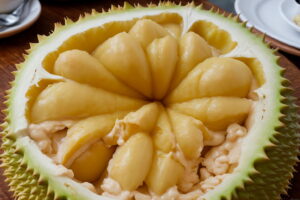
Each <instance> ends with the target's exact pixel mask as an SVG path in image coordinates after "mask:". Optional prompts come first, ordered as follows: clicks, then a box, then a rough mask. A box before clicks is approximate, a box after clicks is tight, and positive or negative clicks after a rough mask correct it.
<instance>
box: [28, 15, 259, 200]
mask: <svg viewBox="0 0 300 200" xmlns="http://www.w3.org/2000/svg"><path fill="white" fill-rule="evenodd" d="M182 26H183V25H182V20H180V18H178V16H177V15H175V14H168V15H162V16H155V17H151V19H150V18H149V17H148V18H143V19H136V20H132V21H128V22H113V23H111V24H108V25H107V24H106V25H103V27H98V28H95V29H92V30H88V31H86V32H84V33H81V34H80V35H79V36H78V35H77V36H76V35H75V36H73V37H72V38H70V39H69V40H67V41H66V42H65V43H64V44H63V45H62V46H61V47H60V48H59V49H58V50H57V51H55V52H52V53H50V54H49V55H48V56H47V57H46V58H45V59H44V62H43V64H44V67H45V69H46V70H47V71H48V72H49V73H52V74H55V75H58V76H61V77H62V78H61V80H60V81H56V82H49V81H44V82H43V80H41V83H43V84H40V85H41V88H40V89H39V88H36V89H31V90H30V93H29V94H28V96H29V97H30V98H31V99H30V101H29V102H30V104H28V105H29V107H30V108H29V113H28V120H29V121H30V125H29V136H30V137H31V138H32V139H33V140H34V141H35V142H36V143H37V145H38V146H39V148H40V149H41V151H42V152H44V153H45V154H46V155H48V156H49V157H51V158H52V159H53V160H54V162H55V163H57V165H63V166H64V167H65V168H66V170H70V171H69V172H71V173H66V174H69V177H70V178H72V179H74V180H76V181H80V182H82V183H84V184H83V185H84V186H87V185H88V188H89V189H91V190H92V191H94V192H97V193H98V194H99V195H104V196H109V197H117V198H122V199H136V200H141V199H155V198H157V197H161V198H162V197H164V198H166V199H176V198H179V197H180V198H181V197H182V198H185V199H194V198H196V197H199V196H202V195H204V194H205V193H206V192H207V191H209V190H212V189H214V188H215V187H216V186H217V185H219V184H220V183H221V182H222V181H223V179H224V178H225V177H226V176H228V175H229V174H230V173H232V172H234V170H235V168H236V167H237V166H238V164H239V158H240V153H241V145H242V142H243V138H244V137H246V135H247V132H248V130H249V128H251V127H250V125H249V124H251V123H247V121H248V119H249V118H250V116H251V111H252V110H253V106H254V105H255V101H257V96H256V95H254V94H255V90H256V89H258V88H259V87H260V85H261V84H262V83H263V77H262V74H257V72H258V70H257V68H259V62H258V61H256V60H255V59H254V58H253V59H252V58H233V57H232V58H231V57H226V56H222V55H224V54H225V53H228V52H229V51H231V50H232V49H233V48H234V47H235V46H236V42H234V41H233V40H234V38H231V37H230V35H229V33H227V32H225V31H224V30H221V29H219V28H218V27H217V26H216V25H214V24H212V23H210V22H206V21H198V22H196V23H195V24H194V25H193V26H191V27H192V28H191V29H190V30H189V31H187V32H182ZM96 33H97V34H98V35H96ZM96 36H97V37H96ZM74 38H75V39H74ZM76 38H77V39H76ZM79 38H80V39H79ZM256 77H259V78H258V79H259V80H258V81H257V80H256V79H257V78H256ZM45 84H46V85H45ZM35 87H36V86H35ZM34 90H36V91H34ZM31 94H32V96H30V95H31ZM85 182H88V183H89V184H87V183H85Z"/></svg>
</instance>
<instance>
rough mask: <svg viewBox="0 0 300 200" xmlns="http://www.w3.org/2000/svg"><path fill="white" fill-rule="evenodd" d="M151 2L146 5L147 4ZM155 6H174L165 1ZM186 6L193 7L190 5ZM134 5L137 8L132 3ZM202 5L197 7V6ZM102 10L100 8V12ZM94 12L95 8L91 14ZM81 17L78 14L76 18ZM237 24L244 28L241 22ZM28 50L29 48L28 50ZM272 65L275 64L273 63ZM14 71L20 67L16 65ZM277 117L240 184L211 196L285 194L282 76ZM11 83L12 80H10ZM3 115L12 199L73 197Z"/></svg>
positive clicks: (288, 94) (289, 126)
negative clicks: (31, 156) (37, 162)
mask: <svg viewBox="0 0 300 200" xmlns="http://www.w3.org/2000/svg"><path fill="white" fill-rule="evenodd" d="M152 6H154V5H152V4H150V5H149V7H152ZM159 6H174V4H172V3H170V2H168V3H165V4H160V5H159ZM190 6H194V5H193V4H191V5H190ZM136 7H141V6H140V5H136ZM132 8H133V7H132V6H131V5H129V4H125V5H124V7H123V8H121V7H114V6H112V8H111V10H110V11H109V12H111V11H115V10H116V12H117V11H120V10H126V9H132ZM201 8H202V6H200V7H199V9H201ZM103 12H104V11H103ZM94 14H96V13H95V11H93V12H92V15H94ZM229 18H230V19H231V20H233V21H234V22H237V21H238V19H237V18H236V17H232V16H230V17H229ZM80 19H82V17H80ZM65 23H66V24H67V25H70V24H73V23H74V22H72V21H71V20H69V19H66V21H65ZM241 26H243V27H245V23H242V24H241ZM62 28H63V27H62V26H61V25H60V24H56V25H55V31H54V32H56V31H60V30H61V29H62ZM38 38H39V40H40V41H41V40H43V37H42V36H38ZM29 51H30V50H29ZM274 67H278V66H277V65H275V66H274ZM17 68H18V70H19V69H20V67H17ZM281 80H282V83H281V87H280V88H281V99H280V100H281V103H282V104H281V105H282V108H281V114H282V115H281V116H278V117H279V118H280V122H281V123H282V124H281V125H279V126H278V127H274V130H266V132H270V131H272V132H273V133H272V138H271V139H270V144H269V145H268V146H266V147H264V151H265V155H260V156H258V158H257V159H256V160H255V161H254V162H253V163H252V164H253V166H254V169H255V170H254V171H253V172H251V173H249V174H248V176H247V177H243V180H245V181H244V182H243V185H239V186H238V187H235V188H234V189H233V190H232V191H230V194H229V195H220V196H219V195H216V196H217V198H214V199H237V200H240V199H242V200H253V199H257V200H260V199H262V200H264V199H266V200H268V199H270V200H274V199H279V198H280V194H282V193H285V192H286V189H287V187H288V184H289V180H290V179H291V177H292V173H293V172H294V167H293V166H294V165H295V164H296V162H297V161H298V159H297V156H298V155H299V146H300V137H299V130H300V127H299V124H298V122H299V119H300V117H299V115H298V114H297V110H298V107H297V105H296V104H295V102H296V99H295V98H294V97H293V96H292V90H291V89H290V88H289V87H288V83H287V81H286V80H285V79H283V78H282V79H281ZM11 85H12V86H14V83H11ZM10 93H11V92H10V90H9V91H7V94H8V95H7V96H6V99H7V101H6V102H5V104H6V106H7V107H9V100H10ZM4 114H5V115H6V116H7V117H6V119H5V122H4V123H3V124H2V129H3V132H2V141H3V143H2V146H1V148H2V150H3V152H4V153H3V154H2V155H1V160H2V167H4V169H5V172H4V175H5V176H6V177H7V179H6V181H7V182H8V183H9V187H10V190H11V191H12V192H13V194H14V196H15V197H16V199H19V200H54V199H55V200H57V199H69V200H73V199H74V198H73V197H72V195H67V194H62V193H61V192H59V191H57V188H56V187H53V186H51V184H49V183H48V180H47V179H45V178H42V175H41V174H40V172H39V171H38V170H37V169H34V168H33V167H31V166H30V165H29V163H28V160H27V159H26V158H25V157H24V151H23V150H22V149H18V148H17V147H16V144H15V142H16V140H17V138H15V137H13V136H11V135H12V134H11V133H10V128H9V124H10V121H9V119H11V118H10V117H8V116H9V115H10V114H9V112H8V110H5V111H4Z"/></svg>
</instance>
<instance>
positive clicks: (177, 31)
mask: <svg viewBox="0 0 300 200" xmlns="http://www.w3.org/2000/svg"><path fill="white" fill-rule="evenodd" d="M162 26H163V27H164V28H165V29H166V30H167V31H168V32H169V33H170V34H171V35H172V36H173V37H174V38H176V39H178V38H180V36H181V32H182V29H181V26H180V25H179V24H173V23H170V24H163V25H162Z"/></svg>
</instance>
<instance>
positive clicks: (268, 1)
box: [234, 0, 300, 49]
mask: <svg viewBox="0 0 300 200" xmlns="http://www.w3.org/2000/svg"><path fill="white" fill-rule="evenodd" d="M280 4H281V0H236V1H235V4H234V7H235V10H236V12H237V13H238V14H240V18H241V20H243V21H248V22H247V26H254V27H255V28H256V29H258V30H260V31H261V32H264V33H266V34H267V35H268V36H271V37H272V38H274V39H276V40H279V41H281V42H283V43H286V44H288V45H290V46H293V47H296V48H299V49H300V32H297V31H296V30H294V29H293V27H291V26H290V25H289V24H288V23H287V22H286V21H285V20H284V19H283V18H282V16H281V14H280Z"/></svg>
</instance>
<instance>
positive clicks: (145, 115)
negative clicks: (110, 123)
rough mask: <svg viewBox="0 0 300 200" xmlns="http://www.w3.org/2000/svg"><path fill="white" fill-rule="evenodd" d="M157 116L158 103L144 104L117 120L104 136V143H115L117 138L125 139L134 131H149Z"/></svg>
mask: <svg viewBox="0 0 300 200" xmlns="http://www.w3.org/2000/svg"><path fill="white" fill-rule="evenodd" d="M158 116H159V107H158V103H156V102H153V103H149V104H146V105H144V106H142V107H141V108H140V109H138V110H137V111H134V112H130V113H129V114H128V115H126V116H125V117H124V119H122V120H118V121H117V122H116V125H115V127H114V129H113V130H112V131H111V132H110V134H109V135H107V136H106V137H105V138H104V141H105V143H106V144H109V145H116V144H118V140H121V141H122V142H124V141H127V139H128V138H129V137H131V136H132V135H133V134H135V133H138V132H146V133H150V132H152V130H153V129H154V126H155V124H156V121H157V118H158Z"/></svg>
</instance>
